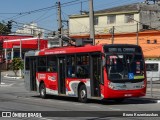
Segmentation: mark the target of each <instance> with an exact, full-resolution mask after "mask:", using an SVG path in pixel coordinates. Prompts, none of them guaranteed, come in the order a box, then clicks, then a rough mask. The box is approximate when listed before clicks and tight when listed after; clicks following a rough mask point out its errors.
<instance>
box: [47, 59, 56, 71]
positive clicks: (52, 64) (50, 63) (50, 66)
mask: <svg viewBox="0 0 160 120" xmlns="http://www.w3.org/2000/svg"><path fill="white" fill-rule="evenodd" d="M47 71H48V72H56V71H57V59H56V57H55V56H48V57H47Z"/></svg>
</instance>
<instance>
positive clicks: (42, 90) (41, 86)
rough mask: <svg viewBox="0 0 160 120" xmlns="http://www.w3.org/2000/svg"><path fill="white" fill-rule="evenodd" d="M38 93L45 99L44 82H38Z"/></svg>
mask: <svg viewBox="0 0 160 120" xmlns="http://www.w3.org/2000/svg"><path fill="white" fill-rule="evenodd" d="M39 93H40V97H41V98H43V99H45V98H46V96H47V95H46V87H45V84H44V83H41V84H40V87H39Z"/></svg>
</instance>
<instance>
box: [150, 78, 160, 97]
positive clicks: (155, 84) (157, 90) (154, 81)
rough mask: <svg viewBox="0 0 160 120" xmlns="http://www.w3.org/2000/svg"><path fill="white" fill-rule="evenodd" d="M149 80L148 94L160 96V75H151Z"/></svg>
mask: <svg viewBox="0 0 160 120" xmlns="http://www.w3.org/2000/svg"><path fill="white" fill-rule="evenodd" d="M149 79H150V80H149V81H147V95H149V96H151V97H160V77H151V78H149Z"/></svg>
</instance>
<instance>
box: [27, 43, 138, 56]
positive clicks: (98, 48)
mask: <svg viewBox="0 0 160 120" xmlns="http://www.w3.org/2000/svg"><path fill="white" fill-rule="evenodd" d="M103 46H105V47H107V48H110V47H122V48H123V47H134V48H136V47H139V46H137V45H131V44H103V45H102V44H100V45H95V46H93V45H89V44H88V45H85V46H81V47H77V46H63V47H55V48H47V49H43V50H41V51H29V52H26V53H25V56H39V55H40V56H43V55H52V54H72V53H86V52H88V53H89V52H102V51H103Z"/></svg>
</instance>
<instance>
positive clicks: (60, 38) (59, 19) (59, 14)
mask: <svg viewBox="0 0 160 120" xmlns="http://www.w3.org/2000/svg"><path fill="white" fill-rule="evenodd" d="M61 36H62V18H61V3H60V0H59V1H58V38H59V46H60V47H62V46H63V41H62V37H61Z"/></svg>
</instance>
